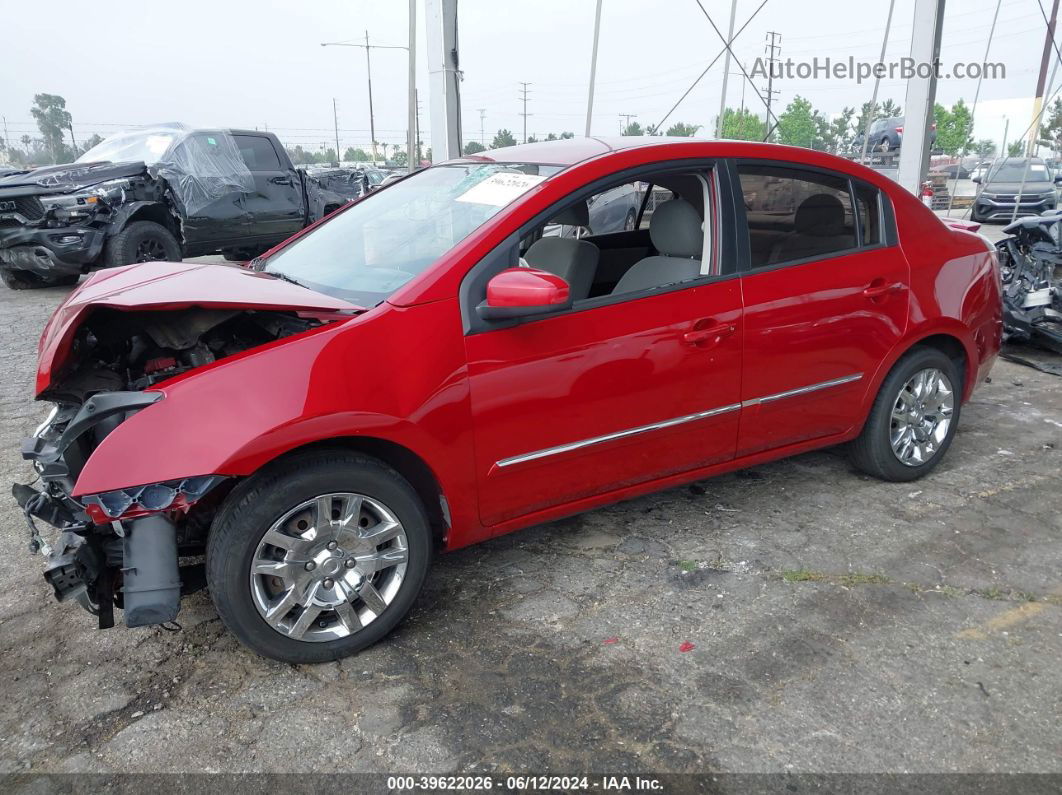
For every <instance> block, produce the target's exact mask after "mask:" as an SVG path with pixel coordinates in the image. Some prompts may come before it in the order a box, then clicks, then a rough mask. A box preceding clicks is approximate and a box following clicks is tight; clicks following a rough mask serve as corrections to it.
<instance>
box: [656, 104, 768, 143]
mask: <svg viewBox="0 0 1062 795" xmlns="http://www.w3.org/2000/svg"><path fill="white" fill-rule="evenodd" d="M668 134H669V135H670V133H668ZM766 134H767V125H765V124H764V123H763V119H761V118H760V117H759V116H757V115H756V114H755V113H753V112H752V111H751V110H749V109H748V108H741V109H740V110H736V109H734V108H727V109H725V110H724V111H723V137H724V138H728V139H730V140H731V141H762V140H763V136H765V135H766Z"/></svg>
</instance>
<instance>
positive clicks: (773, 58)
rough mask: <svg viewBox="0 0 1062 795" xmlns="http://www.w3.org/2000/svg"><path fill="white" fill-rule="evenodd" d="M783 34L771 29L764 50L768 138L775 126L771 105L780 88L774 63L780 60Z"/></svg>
mask: <svg viewBox="0 0 1062 795" xmlns="http://www.w3.org/2000/svg"><path fill="white" fill-rule="evenodd" d="M781 42H782V34H781V33H778V32H776V31H773V30H770V31H768V32H767V45H766V46H765V47H764V48H763V51H764V52H765V53H767V130H768V136H767V138H768V140H770V138H771V136H770V131H771V129H772V128H773V125H772V123H771V118H772V117H771V105H772V104H773V103H774V99H775V97H776V96H777V94H778V89H776V88H775V87H774V65H775V64H776V63H778V62H779V58H778V53H779V52H780V51H781V49H782V44H781Z"/></svg>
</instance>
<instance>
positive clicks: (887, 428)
mask: <svg viewBox="0 0 1062 795" xmlns="http://www.w3.org/2000/svg"><path fill="white" fill-rule="evenodd" d="M961 402H962V374H961V373H960V372H959V370H958V368H957V367H956V366H955V363H954V362H953V361H952V360H951V359H949V358H948V357H947V356H945V355H944V354H943V353H941V352H940V351H938V350H936V349H935V348H922V347H919V348H914V349H913V350H912V351H910V352H909V353H908V354H907V355H906V356H904V357H903V358H902V359H900V361H899V362H897V363H896V365H895V366H894V367H893V368H892V371H891V372H890V373H889V374H888V376H887V377H886V378H885V381H884V383H883V384H882V385H881V389H880V390H879V391H878V396H877V398H876V399H875V400H874V405H873V407H872V408H871V410H870V416H869V417H868V418H867V422H866V425H864V426H863V431H862V433H861V434H860V435H859V437H858V438H857V439H856V440H855V441H854V442H852V444H851V445H850V448H849V454H850V456H851V459H852V463H853V464H855V466H856V467H858V468H859V469H861V470H862V471H864V472H866V473H867V474H868V475H873V476H874V477H877V478H881V479H882V480H888V481H893V482H903V481H909V480H916V479H918V478H920V477H923V476H925V475H927V474H929V472H931V471H932V470H933V468H934V467H936V466H937V464H939V463H940V461H941V460H942V459H943V458H944V455H945V454H946V453H947V451H948V448H949V447H950V446H951V442H952V439H953V438H954V437H955V429H956V427H957V426H958V423H959V413H960V410H961V405H960V404H961Z"/></svg>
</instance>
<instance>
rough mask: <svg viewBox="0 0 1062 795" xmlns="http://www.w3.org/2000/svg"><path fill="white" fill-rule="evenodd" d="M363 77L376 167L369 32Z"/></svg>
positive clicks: (366, 38)
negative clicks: (366, 92) (367, 91)
mask: <svg viewBox="0 0 1062 795" xmlns="http://www.w3.org/2000/svg"><path fill="white" fill-rule="evenodd" d="M365 75H366V77H367V78H368V80H369V137H370V138H371V139H372V160H373V165H376V118H375V116H373V113H372V59H371V58H370V57H369V31H365Z"/></svg>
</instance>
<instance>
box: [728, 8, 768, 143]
mask: <svg viewBox="0 0 1062 795" xmlns="http://www.w3.org/2000/svg"><path fill="white" fill-rule="evenodd" d="M736 14H737V0H731V2H730V32H729V33H727V34H726V59H725V60H724V61H723V88H722V95H721V96H720V97H719V119H718V120H717V122H716V125H715V137H716V138H722V137H723V114H724V113H725V112H726V81H727V78H728V77H730V46H731V43H732V42H733V40H734V17H735V15H736ZM742 85H744V84H742ZM769 101H770V100H769V99H768V102H769Z"/></svg>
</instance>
